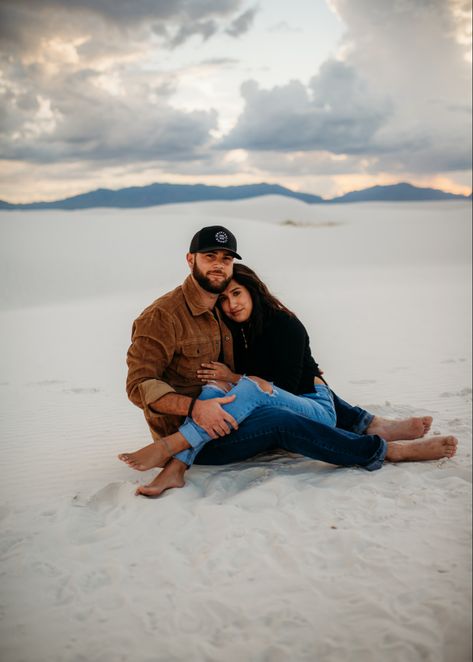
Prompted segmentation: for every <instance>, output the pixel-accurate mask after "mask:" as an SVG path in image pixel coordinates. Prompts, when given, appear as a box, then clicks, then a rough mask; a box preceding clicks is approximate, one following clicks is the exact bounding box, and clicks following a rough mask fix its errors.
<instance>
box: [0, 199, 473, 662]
mask: <svg viewBox="0 0 473 662" xmlns="http://www.w3.org/2000/svg"><path fill="white" fill-rule="evenodd" d="M470 214H471V204H470V203H463V202H460V203H457V202H446V203H417V204H406V203H397V204H387V203H383V204H381V203H379V204H378V203H372V204H359V205H343V206H342V205H339V206H333V207H324V206H312V207H309V206H306V205H304V204H302V203H299V202H296V201H291V200H287V199H283V198H265V199H259V200H254V201H242V202H235V203H200V204H190V205H175V206H168V207H158V208H154V209H145V210H124V211H117V210H92V211H83V212H70V213H66V212H56V213H55V212H50V211H48V212H30V213H21V212H15V213H8V214H7V213H2V214H0V231H1V246H0V270H1V271H0V287H1V288H2V304H1V306H2V307H1V311H0V338H1V346H2V359H1V366H0V393H1V409H0V413H1V455H0V462H1V465H2V482H1V489H2V502H1V506H0V517H1V524H2V537H1V555H0V572H1V579H2V581H1V584H2V586H1V598H0V619H1V631H0V642H1V643H0V657H1V659H2V662H20V661H21V662H30V661H31V662H43V661H44V662H69V661H71V662H72V661H74V662H80V661H87V662H95V661H97V662H99V661H100V662H118V661H120V660H127V661H128V660H130V661H133V662H145V661H149V662H155V661H156V660H159V661H161V660H163V661H166V662H170V661H177V660H186V661H190V660H192V661H199V662H200V661H204V660H205V661H216V662H217V661H218V662H220V661H222V660H225V661H233V660H235V661H237V660H245V661H246V660H249V661H252V662H253V661H255V662H256V661H257V662H263V661H266V662H286V661H287V660H296V661H299V660H301V661H302V660H304V661H305V660H307V661H309V660H310V661H313V660H322V661H325V660H328V661H330V662H331V661H334V662H344V661H350V662H371V661H372V662H379V660H386V661H387V662H418V661H419V660H425V661H429V662H430V661H433V662H434V661H435V662H437V661H438V662H440V661H444V660H449V661H450V660H452V661H454V662H463V661H466V660H469V659H470V655H471V652H470V632H471V629H470V628H471V625H470V623H471V607H470V599H471V551H470V550H471V534H470V532H471V526H470V522H471V516H470V513H471V450H472V443H471V418H470V416H471V393H472V391H471V348H470V337H471V326H470V320H471V292H470V289H471V287H470V282H471V255H470V246H471V221H470ZM287 219H291V220H292V221H294V222H296V223H297V224H298V225H296V226H294V225H282V224H281V223H282V222H283V221H285V220H287ZM213 223H223V224H225V225H227V226H228V227H230V228H231V229H232V230H233V231H234V232H235V233H236V234H237V236H238V239H239V246H240V251H241V253H242V255H243V256H244V258H245V262H246V263H247V264H249V265H250V266H253V267H258V271H259V272H260V274H261V275H262V277H264V279H266V280H267V281H268V283H269V284H270V285H271V287H272V289H273V290H274V291H276V293H277V294H278V295H280V296H281V298H283V300H284V301H285V302H287V304H288V305H289V306H291V307H293V309H295V311H296V312H297V313H298V314H299V316H300V317H301V318H302V320H303V321H304V322H305V324H306V326H307V327H308V329H309V332H310V334H311V338H312V346H313V351H314V354H315V356H316V357H317V359H318V360H319V362H320V363H321V365H322V367H323V368H324V369H325V372H326V376H327V377H328V379H329V380H330V382H331V384H332V386H333V387H334V388H335V390H337V391H338V392H339V393H340V394H341V395H343V396H344V397H345V398H346V399H349V400H351V401H352V402H354V403H359V404H362V405H364V406H366V407H368V408H369V409H371V410H372V411H373V412H375V413H379V414H383V415H388V416H392V417H397V416H409V415H412V414H413V413H420V414H424V413H426V414H427V413H429V414H432V415H433V416H434V417H435V420H434V428H433V429H434V431H435V432H442V433H451V434H455V435H456V436H458V439H459V451H458V454H457V456H456V457H455V458H454V459H453V460H441V461H435V462H427V463H416V464H403V465H401V464H399V465H386V466H385V467H384V468H383V469H382V470H381V471H378V472H374V473H368V472H365V471H363V470H361V469H356V468H348V469H345V468H337V467H333V466H329V465H324V464H322V463H318V462H314V461H311V460H308V459H305V458H302V457H299V456H287V455H284V454H281V455H276V456H271V457H268V458H261V457H260V458H258V459H257V460H255V461H249V462H247V463H242V464H239V465H229V466H225V467H194V468H193V469H192V470H191V471H190V472H189V473H188V475H187V485H186V487H185V488H184V489H182V490H174V491H172V492H169V493H167V494H166V495H164V496H163V497H162V498H160V499H157V500H146V499H145V498H137V497H135V496H134V495H133V493H134V487H135V485H136V483H137V482H147V481H148V480H149V479H150V478H151V477H152V476H153V475H154V472H148V473H146V474H137V473H134V472H132V471H131V470H130V469H128V468H127V467H126V466H124V465H123V464H122V463H120V462H119V461H118V460H116V459H115V456H116V454H117V453H118V452H120V451H125V450H135V449H137V448H139V447H140V446H142V445H144V444H146V443H148V442H149V437H148V432H147V428H146V425H145V422H144V419H143V417H142V414H141V412H140V410H138V409H137V408H135V407H133V405H132V404H131V403H129V402H128V400H127V398H126V395H125V392H124V382H125V376H126V366H125V354H126V350H127V347H128V344H129V336H130V328H131V322H132V320H133V319H134V317H136V315H137V314H138V313H139V312H140V311H141V310H142V309H143V308H144V307H145V306H146V305H147V304H148V303H150V302H151V301H152V300H153V299H154V298H156V297H157V296H159V295H160V294H162V293H164V292H165V291H167V290H169V289H171V288H172V287H174V286H175V285H176V284H178V283H179V282H180V281H182V279H183V278H184V276H185V275H186V264H185V260H184V254H185V250H186V248H187V245H188V242H189V238H190V236H191V235H192V234H193V232H194V231H196V230H197V229H198V228H199V227H201V226H202V225H206V224H213Z"/></svg>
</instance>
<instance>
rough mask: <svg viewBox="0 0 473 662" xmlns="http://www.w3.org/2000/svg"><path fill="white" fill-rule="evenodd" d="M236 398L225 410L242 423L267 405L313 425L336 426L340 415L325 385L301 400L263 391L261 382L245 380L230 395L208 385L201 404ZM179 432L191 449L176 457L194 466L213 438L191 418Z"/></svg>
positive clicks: (319, 385) (201, 395)
mask: <svg viewBox="0 0 473 662" xmlns="http://www.w3.org/2000/svg"><path fill="white" fill-rule="evenodd" d="M233 394H234V395H236V398H235V400H234V401H233V402H231V403H228V404H227V405H225V406H224V409H225V410H226V411H228V413H229V414H231V415H232V416H233V418H234V419H235V420H236V421H237V423H241V422H242V421H244V420H245V419H246V418H248V416H249V415H250V414H251V413H252V412H253V411H254V410H255V409H257V408H258V407H262V406H265V405H268V406H271V407H277V408H278V409H284V410H285V411H292V412H294V413H295V414H299V415H300V416H304V417H305V418H308V419H310V420H313V421H319V422H320V423H325V424H326V425H328V426H330V427H334V426H335V422H336V414H335V407H334V402H333V397H332V393H331V391H330V389H329V388H328V386H326V385H325V384H318V385H317V386H314V391H313V392H312V393H308V394H306V395H303V396H297V395H294V394H293V393H289V392H288V391H284V390H283V389H281V388H279V387H277V386H274V385H273V390H272V393H267V392H266V391H263V390H262V389H261V387H260V386H259V385H258V383H257V382H255V381H253V380H252V379H251V378H249V377H246V376H243V377H242V378H241V379H240V381H239V382H238V384H237V385H236V386H234V387H233V388H232V389H231V390H230V391H228V392H226V391H225V390H224V389H222V388H220V387H219V386H217V385H215V384H207V385H206V386H204V388H203V389H202V392H201V394H200V396H199V400H210V399H212V398H218V397H221V396H222V395H233ZM179 432H180V433H181V434H182V435H183V436H184V437H185V439H186V440H187V442H188V443H189V444H190V446H191V448H189V449H187V450H185V451H182V452H181V453H178V454H177V455H176V456H175V457H176V458H177V459H178V460H181V461H182V462H185V463H186V464H187V465H189V466H190V465H191V464H192V463H193V462H194V459H195V456H196V455H197V453H198V452H199V451H200V450H201V449H202V448H203V446H204V444H206V443H207V442H208V441H210V439H211V437H210V435H209V434H207V432H206V431H205V430H204V429H203V428H201V427H200V426H199V425H197V423H195V421H193V420H192V419H191V418H186V420H185V422H184V424H183V425H181V426H180V428H179Z"/></svg>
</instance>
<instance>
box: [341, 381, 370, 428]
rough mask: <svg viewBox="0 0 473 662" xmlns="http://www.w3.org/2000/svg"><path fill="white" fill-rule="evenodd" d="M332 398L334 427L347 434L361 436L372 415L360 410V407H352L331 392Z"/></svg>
mask: <svg viewBox="0 0 473 662" xmlns="http://www.w3.org/2000/svg"><path fill="white" fill-rule="evenodd" d="M332 398H333V403H334V405H335V413H336V414H337V424H336V427H337V428H340V429H342V430H348V431H349V432H356V433H357V434H363V433H364V432H365V431H366V430H367V429H368V427H369V425H370V423H371V421H372V420H373V418H374V415H373V414H370V413H369V412H368V411H366V410H365V409H361V407H353V406H352V405H350V404H348V402H345V400H342V399H341V398H340V397H339V396H338V395H337V394H336V393H334V392H333V391H332Z"/></svg>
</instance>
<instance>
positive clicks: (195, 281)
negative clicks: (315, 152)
mask: <svg viewBox="0 0 473 662" xmlns="http://www.w3.org/2000/svg"><path fill="white" fill-rule="evenodd" d="M234 258H237V259H241V258H240V255H239V254H238V252H237V242H236V239H235V237H234V235H233V234H232V233H231V232H230V231H229V230H227V229H226V228H224V227H222V226H210V227H205V228H202V230H200V231H199V232H197V233H196V234H195V235H194V237H193V239H192V241H191V244H190V248H189V253H188V254H187V257H186V259H187V263H188V266H189V268H190V271H191V274H190V275H189V276H188V277H187V278H186V280H185V281H184V283H183V284H182V285H181V286H179V287H177V288H176V289H175V290H173V291H172V292H169V293H168V294H165V295H164V296H162V297H160V298H159V299H157V300H156V301H155V302H154V303H152V304H151V306H149V307H148V308H146V310H144V311H143V313H142V314H141V315H140V316H139V317H138V319H137V320H135V322H134V325H133V332H132V344H131V346H130V348H129V350H128V357H127V361H128V368H129V371H128V379H127V392H128V396H129V398H130V399H131V401H132V402H133V403H134V404H136V405H137V406H139V407H141V408H142V409H143V411H144V414H145V418H146V420H147V422H148V425H149V427H150V430H151V434H152V437H153V440H154V444H151V445H150V446H147V447H145V448H144V449H141V450H140V451H137V452H135V453H131V454H122V455H120V456H119V458H120V459H121V460H123V461H124V462H127V463H128V464H129V465H130V466H132V467H134V468H140V467H141V468H143V467H145V468H147V467H148V466H164V469H163V471H162V472H161V473H160V474H159V475H158V476H157V478H156V479H155V480H153V481H152V483H151V484H150V485H148V486H141V487H139V488H138V490H137V494H146V495H148V496H157V495H159V494H161V492H163V491H164V490H165V489H168V488H170V487H181V486H182V485H183V484H184V473H185V470H186V468H187V467H186V465H185V464H184V463H183V462H181V461H180V460H179V459H177V458H176V457H174V456H175V455H176V454H177V453H178V452H179V451H180V450H183V449H184V448H187V447H188V444H187V445H180V446H176V445H173V447H172V448H171V447H169V446H168V444H167V442H166V440H165V439H163V437H167V436H168V435H170V434H172V433H174V432H175V431H176V430H177V428H178V426H179V425H180V424H181V423H182V422H183V420H184V417H185V416H191V417H192V419H193V420H194V421H195V422H196V423H197V425H199V426H200V427H202V428H203V429H204V430H205V431H206V432H207V433H208V434H209V435H210V436H211V437H212V439H214V441H211V442H209V443H208V444H207V445H206V447H205V448H204V449H203V450H202V451H201V452H200V454H199V455H198V456H197V460H196V462H198V463H205V464H225V463H228V462H236V461H241V460H244V459H247V458H249V457H252V456H254V455H256V454H258V453H261V452H265V451H269V450H273V449H275V448H283V449H285V450H288V451H291V452H295V453H300V454H302V455H306V456H308V457H311V458H314V459H319V460H323V461H326V462H330V463H332V464H339V465H345V466H350V465H360V466H363V467H365V468H366V469H368V470H375V469H379V468H380V467H381V466H382V464H383V461H384V459H385V458H386V459H389V460H392V461H400V460H409V459H411V460H412V459H434V458H435V457H437V456H438V457H445V456H449V457H450V456H451V455H453V454H454V452H455V446H456V441H455V442H454V441H453V439H454V438H453V437H438V438H435V439H433V440H427V441H426V442H424V443H423V444H422V447H420V446H419V443H418V442H417V443H414V442H412V443H409V441H407V442H406V441H404V442H403V443H402V444H396V443H393V444H389V446H388V444H387V443H386V442H389V441H394V440H399V439H404V440H409V439H414V438H416V437H420V436H423V434H425V432H426V431H427V429H428V428H429V427H430V423H431V418H430V417H424V418H423V419H408V420H407V421H388V420H386V419H381V418H378V417H373V416H371V415H369V414H368V413H367V412H365V411H363V410H360V409H358V408H353V407H351V406H350V405H348V404H347V403H343V401H340V400H338V402H339V407H340V409H339V411H337V416H338V417H339V418H338V421H337V424H338V425H339V426H341V427H345V430H343V429H339V428H330V427H327V426H326V425H324V424H322V423H316V422H314V421H309V420H307V419H306V418H302V417H300V416H297V415H296V414H292V413H290V412H288V411H282V410H278V409H276V408H273V407H261V408H260V409H258V410H256V412H254V413H253V414H251V416H250V417H249V418H247V419H246V420H245V421H244V422H243V423H242V424H241V426H240V428H239V427H238V424H237V422H236V421H235V419H234V418H233V416H231V414H230V413H229V412H227V411H226V410H225V408H224V405H226V404H228V403H229V402H231V401H232V399H233V398H234V397H235V396H224V397H219V398H212V399H210V400H200V399H197V396H198V395H199V393H200V388H201V382H200V381H199V380H198V378H197V370H198V369H199V368H200V366H201V364H202V363H210V362H211V361H221V362H223V363H226V364H227V365H229V366H230V367H231V368H232V369H233V368H234V366H233V356H232V341H231V334H230V332H229V330H228V329H227V328H226V326H225V324H224V322H223V320H222V319H221V317H220V315H219V312H218V309H217V308H216V307H215V304H216V302H217V298H218V296H219V294H220V293H222V292H223V291H224V290H225V288H226V287H227V285H228V283H229V282H230V280H231V277H232V270H233V260H234ZM360 425H361V426H362V428H361V429H360ZM357 432H365V433H364V434H357ZM185 443H186V442H185ZM156 444H157V445H159V447H160V448H159V452H157V451H156ZM150 457H159V460H158V461H156V462H154V463H150V462H149V459H150Z"/></svg>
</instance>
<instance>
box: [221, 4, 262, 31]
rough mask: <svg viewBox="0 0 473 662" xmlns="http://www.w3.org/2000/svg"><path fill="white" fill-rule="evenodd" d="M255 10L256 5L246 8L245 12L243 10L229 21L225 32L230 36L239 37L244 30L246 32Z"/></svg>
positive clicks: (256, 10)
mask: <svg viewBox="0 0 473 662" xmlns="http://www.w3.org/2000/svg"><path fill="white" fill-rule="evenodd" d="M257 12H258V9H257V8H256V7H253V8H252V9H247V10H246V11H245V12H243V14H240V16H238V17H237V18H235V19H234V20H233V21H232V22H231V24H230V25H229V26H228V28H227V29H226V30H225V32H226V33H227V34H229V35H230V36H231V37H240V36H241V35H242V34H244V33H245V32H248V30H249V29H250V27H251V26H252V24H253V21H254V18H255V16H256V14H257Z"/></svg>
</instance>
